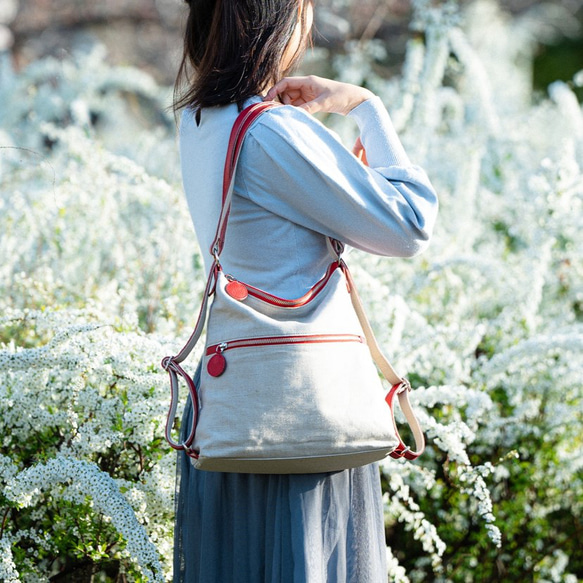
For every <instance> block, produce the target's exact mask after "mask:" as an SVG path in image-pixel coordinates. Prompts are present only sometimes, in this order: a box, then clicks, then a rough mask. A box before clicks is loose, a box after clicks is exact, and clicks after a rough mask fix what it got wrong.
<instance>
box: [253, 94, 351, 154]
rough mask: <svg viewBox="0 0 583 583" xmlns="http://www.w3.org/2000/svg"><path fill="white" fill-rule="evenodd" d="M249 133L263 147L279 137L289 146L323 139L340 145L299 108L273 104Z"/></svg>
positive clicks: (339, 142)
mask: <svg viewBox="0 0 583 583" xmlns="http://www.w3.org/2000/svg"><path fill="white" fill-rule="evenodd" d="M249 135H250V136H253V139H254V140H256V141H257V142H259V143H260V144H261V145H264V146H265V147H269V145H270V144H271V143H273V141H280V140H283V141H285V142H287V143H288V144H290V145H292V146H293V145H298V146H309V147H314V146H315V145H316V144H319V143H321V142H322V141H323V142H327V143H329V144H331V145H332V146H333V147H336V146H341V145H342V144H341V141H340V138H339V137H338V136H337V135H336V134H335V133H334V132H333V131H331V130H330V129H328V128H327V127H326V126H325V125H324V124H323V123H322V122H320V121H319V120H318V119H316V118H315V117H314V116H313V115H311V114H310V113H308V112H307V111H305V110H303V109H302V108H300V107H295V106H293V105H281V104H277V105H275V106H274V107H272V108H270V109H267V110H266V111H265V112H264V113H262V114H261V115H260V116H259V118H258V119H257V120H256V121H255V122H254V124H253V125H252V126H251V128H250V129H249Z"/></svg>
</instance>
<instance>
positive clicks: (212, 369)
mask: <svg viewBox="0 0 583 583" xmlns="http://www.w3.org/2000/svg"><path fill="white" fill-rule="evenodd" d="M225 350H227V343H226V342H221V343H220V344H218V345H217V349H216V352H215V354H213V355H212V356H211V357H210V359H209V361H208V362H207V365H206V369H207V371H208V373H209V374H210V375H211V377H220V376H221V375H222V374H223V373H224V372H225V369H226V368H227V359H226V358H225V357H224V356H223V352H225Z"/></svg>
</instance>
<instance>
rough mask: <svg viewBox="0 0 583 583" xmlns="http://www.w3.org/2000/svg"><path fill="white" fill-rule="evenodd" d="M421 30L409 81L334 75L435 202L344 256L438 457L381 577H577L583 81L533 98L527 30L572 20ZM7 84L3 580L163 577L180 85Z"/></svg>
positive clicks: (400, 520) (400, 471)
mask: <svg viewBox="0 0 583 583" xmlns="http://www.w3.org/2000/svg"><path fill="white" fill-rule="evenodd" d="M415 10H416V12H415V14H416V18H415V20H414V23H413V28H414V31H413V34H412V38H411V41H410V43H409V46H408V51H407V56H406V62H405V66H404V68H403V72H402V75H400V76H399V77H398V78H394V79H385V78H383V77H382V76H380V75H379V71H382V64H383V62H384V59H385V58H386V51H385V49H384V47H383V46H382V45H380V44H379V43H378V41H374V40H372V41H367V42H362V43H360V44H354V45H351V46H349V47H347V51H346V52H345V53H343V54H340V55H338V54H337V55H335V56H333V58H332V60H331V63H332V67H333V69H334V74H335V75H336V77H338V78H339V79H342V80H346V81H350V82H355V83H359V84H364V85H367V86H368V87H370V88H372V89H373V90H374V91H375V92H376V93H377V94H379V95H380V96H381V97H382V98H383V99H384V101H385V103H386V104H387V106H388V107H389V110H390V111H391V114H392V117H393V120H394V122H395V125H396V126H397V128H398V130H399V132H400V134H401V136H402V140H403V142H404V143H405V146H406V148H407V150H408V152H409V154H410V157H411V159H412V160H413V161H414V162H415V163H418V164H420V165H421V166H423V167H424V168H425V169H426V170H427V172H428V174H429V175H430V177H431V178H432V181H433V183H434V184H435V186H436V189H437V191H438V193H439V195H440V204H441V213H440V219H439V223H438V226H437V230H436V233H435V236H434V240H433V243H432V246H431V247H430V249H429V251H427V252H426V253H424V254H423V255H422V256H420V257H418V258H415V259H413V260H402V259H383V258H376V257H371V256H365V255H363V254H358V253H353V254H351V255H350V257H349V262H350V265H351V267H352V269H353V271H354V273H355V276H356V277H357V279H358V281H359V286H360V290H361V294H362V295H363V297H364V299H365V302H366V303H367V304H368V310H369V312H370V313H371V314H374V320H375V327H376V331H377V333H378V337H379V340H380V341H381V343H382V344H383V345H384V346H385V348H386V351H387V352H388V353H389V354H390V356H391V359H392V360H393V361H394V362H395V364H396V365H397V368H399V369H400V370H403V371H407V373H408V375H409V377H410V378H411V380H412V382H413V385H414V386H416V387H417V389H416V390H415V391H414V393H413V394H412V399H413V401H414V402H415V404H416V408H417V410H418V412H419V416H420V419H421V422H422V425H423V426H424V429H425V431H426V435H427V439H428V448H427V451H426V453H425V454H424V455H423V457H422V458H420V459H419V460H418V461H417V462H414V463H410V462H404V461H395V460H389V461H387V462H386V463H384V464H383V466H382V471H383V489H384V496H385V504H386V527H387V540H388V548H387V558H388V564H389V578H390V580H392V581H399V582H407V581H411V582H413V581H444V582H445V581H456V582H457V581H460V582H461V581H463V582H473V581H475V582H481V581H525V580H534V581H540V582H543V581H544V582H546V581H553V582H568V583H571V582H575V581H577V580H579V579H580V578H582V577H583V557H582V555H581V552H580V544H581V543H580V533H581V528H582V524H581V521H582V517H583V512H582V505H583V483H582V479H583V443H582V442H583V438H582V437H581V430H580V424H581V420H582V418H583V415H582V413H583V395H582V393H583V387H582V379H583V358H582V354H583V261H582V259H583V248H582V247H583V239H582V237H581V235H580V230H581V216H583V214H582V211H583V208H582V196H581V195H582V191H583V175H582V173H581V168H580V166H581V158H582V156H583V116H582V112H581V107H580V105H579V104H578V103H577V100H576V98H575V95H574V93H573V87H574V86H578V85H583V74H582V75H578V76H576V77H575V79H574V80H573V82H572V83H571V84H569V83H555V84H554V85H552V86H551V87H550V88H549V92H548V95H534V94H533V91H532V88H531V80H530V76H531V72H530V65H531V63H532V58H533V55H534V51H535V48H536V38H537V35H538V34H539V33H540V34H542V33H543V32H544V33H545V34H546V33H547V32H548V29H547V28H545V29H543V28H540V26H539V25H542V24H544V23H545V22H548V21H549V18H550V16H549V15H551V16H552V15H554V16H553V18H555V20H554V22H560V21H561V19H560V14H558V12H556V11H557V10H558V9H557V8H556V7H552V6H550V5H549V8H548V12H546V13H543V14H542V15H541V14H540V13H539V15H538V16H537V15H536V14H535V13H531V14H527V15H525V16H523V17H522V18H520V19H518V18H515V19H510V18H507V17H505V16H504V15H503V14H501V13H500V12H499V11H498V9H497V8H496V5H495V4H492V3H490V2H479V3H474V4H471V5H470V6H469V7H468V8H466V9H465V10H464V12H463V13H460V12H459V10H458V7H457V5H456V4H455V3H454V2H444V3H441V4H440V5H436V3H434V2H429V1H428V0H417V1H416V2H415ZM553 11H554V12H553ZM551 13H552V14H551ZM3 67H4V68H2V66H0V78H1V79H2V83H1V84H0V103H2V104H3V107H2V108H1V109H0V176H1V180H0V233H1V237H0V257H1V259H2V261H1V262H0V314H1V315H0V342H1V345H0V429H1V431H0V435H1V437H0V483H1V494H0V553H1V555H0V557H1V558H0V580H2V581H49V580H58V578H60V579H61V580H67V577H73V576H76V577H83V576H84V577H85V579H86V580H87V581H89V580H91V577H94V578H95V577H98V579H96V580H101V581H110V580H111V581H113V580H134V581H163V580H169V579H170V578H171V556H172V526H173V525H172V517H173V500H172V497H173V491H174V461H175V456H174V455H173V453H172V452H171V451H169V448H168V446H167V445H166V444H165V442H164V441H163V437H162V436H163V425H164V422H165V419H164V417H165V411H166V407H167V405H168V400H169V399H168V395H167V381H166V378H165V374H163V373H162V371H161V369H160V367H159V361H160V359H161V357H162V356H164V355H165V354H168V353H173V352H175V351H176V349H177V348H178V347H179V346H180V344H181V341H182V340H184V338H185V337H186V336H187V334H188V328H189V327H190V326H191V325H193V324H194V321H193V320H194V318H195V315H196V310H197V307H198V300H199V297H200V294H201V292H202V286H203V284H204V279H205V277H204V274H203V273H202V270H201V259H200V255H199V252H198V250H197V248H196V244H195V241H194V236H193V233H192V229H191V225H190V218H189V217H188V213H187V212H186V208H185V204H184V201H183V197H182V193H181V188H180V183H179V175H178V155H177V152H176V148H175V137H174V134H175V132H174V121H173V119H172V118H171V117H169V116H168V114H167V113H165V109H164V107H165V105H167V104H166V102H165V100H166V96H167V91H163V90H161V89H159V88H158V87H156V85H155V84H154V83H153V82H152V81H151V79H149V78H148V77H146V76H144V75H143V74H141V73H139V72H137V71H133V70H126V69H124V70H121V69H113V68H110V67H108V66H107V65H106V64H105V62H104V55H103V53H102V52H100V51H95V52H93V53H91V54H89V55H85V56H79V57H76V60H70V61H63V62H57V61H53V60H48V61H42V62H38V63H35V64H34V65H32V66H31V67H30V68H28V69H27V70H25V71H23V72H22V73H20V74H18V75H15V74H13V73H11V72H10V71H9V70H8V69H7V68H6V66H5V64H4V65H3ZM327 123H329V124H330V125H332V126H333V127H334V129H336V130H337V131H338V132H339V133H340V134H341V135H343V136H345V137H346V139H347V142H348V141H349V140H352V139H353V138H354V131H355V128H354V127H353V126H351V125H347V123H346V121H345V120H338V119H333V118H330V119H329V120H327ZM195 362H196V358H193V359H192V361H191V366H192V365H193V364H194V363H195Z"/></svg>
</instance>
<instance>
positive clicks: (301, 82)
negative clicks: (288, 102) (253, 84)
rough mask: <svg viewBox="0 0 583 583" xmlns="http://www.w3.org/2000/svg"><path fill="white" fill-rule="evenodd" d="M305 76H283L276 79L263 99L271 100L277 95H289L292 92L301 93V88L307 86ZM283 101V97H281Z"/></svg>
mask: <svg viewBox="0 0 583 583" xmlns="http://www.w3.org/2000/svg"><path fill="white" fill-rule="evenodd" d="M307 79H308V78H307V77H285V78H284V79H282V80H281V81H278V82H277V83H276V84H275V85H274V86H273V87H272V88H271V89H270V90H269V91H268V92H267V95H266V96H265V97H264V100H265V101H271V100H274V99H276V98H277V97H278V96H280V97H281V96H285V95H289V94H291V93H293V92H296V93H298V94H301V93H302V88H305V87H306V86H307ZM282 101H283V99H282Z"/></svg>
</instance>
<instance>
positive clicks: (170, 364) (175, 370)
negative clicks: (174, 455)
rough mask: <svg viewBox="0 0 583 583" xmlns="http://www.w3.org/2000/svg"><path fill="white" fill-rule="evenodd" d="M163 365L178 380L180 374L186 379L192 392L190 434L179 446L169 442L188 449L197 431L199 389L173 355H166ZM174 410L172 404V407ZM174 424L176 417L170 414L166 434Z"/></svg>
mask: <svg viewBox="0 0 583 583" xmlns="http://www.w3.org/2000/svg"><path fill="white" fill-rule="evenodd" d="M162 367H163V368H165V369H166V370H167V371H168V374H169V375H170V377H171V378H172V377H173V378H174V380H175V381H176V382H178V376H181V377H182V378H183V379H184V381H185V382H186V386H187V387H188V391H189V393H190V398H191V400H192V424H191V429H190V434H189V435H188V437H187V438H186V439H185V440H184V443H182V444H181V445H179V446H177V445H174V444H173V443H171V442H169V445H170V446H171V447H172V448H174V449H176V450H180V451H182V450H187V449H189V448H190V446H191V445H192V442H193V441H194V434H195V431H196V424H197V422H198V412H199V403H198V391H197V389H196V385H195V384H194V381H193V380H192V378H191V377H190V375H189V374H188V373H187V372H186V371H185V370H184V369H183V368H182V367H181V366H180V365H179V364H178V363H177V362H175V361H174V360H173V359H172V357H169V356H166V357H165V358H163V359H162ZM171 398H173V394H172V393H171ZM170 410H172V405H171V407H170ZM173 424H174V419H170V415H168V417H167V418H166V435H170V430H171V427H172V425H173Z"/></svg>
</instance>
